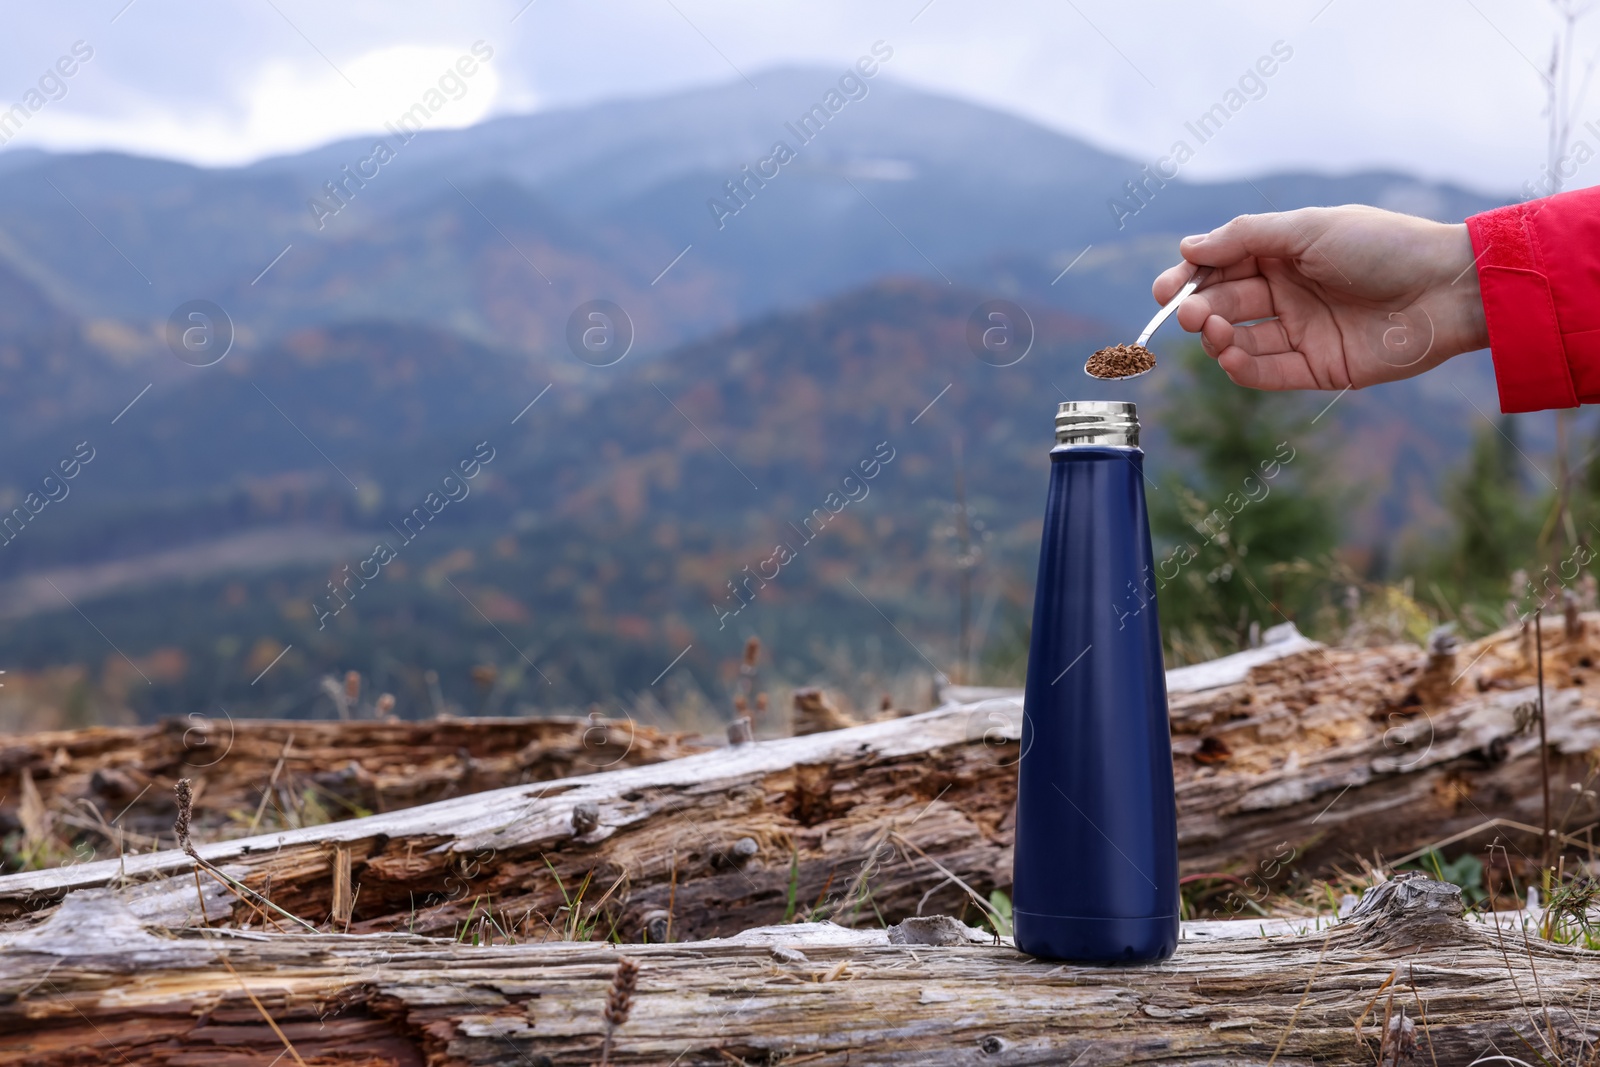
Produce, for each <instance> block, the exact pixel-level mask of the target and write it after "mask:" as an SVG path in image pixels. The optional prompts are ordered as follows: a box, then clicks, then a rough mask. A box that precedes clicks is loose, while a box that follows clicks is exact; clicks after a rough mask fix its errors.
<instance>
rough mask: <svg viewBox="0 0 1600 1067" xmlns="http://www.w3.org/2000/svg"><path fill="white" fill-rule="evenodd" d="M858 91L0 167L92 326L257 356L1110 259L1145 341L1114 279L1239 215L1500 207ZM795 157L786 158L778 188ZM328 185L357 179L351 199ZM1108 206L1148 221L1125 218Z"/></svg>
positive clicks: (47, 263) (7, 244) (634, 106)
mask: <svg viewBox="0 0 1600 1067" xmlns="http://www.w3.org/2000/svg"><path fill="white" fill-rule="evenodd" d="M840 76H841V72H840V71H832V70H827V69H809V68H808V69H786V70H777V71H770V72H767V73H765V74H763V75H762V76H761V86H762V88H761V91H760V92H759V93H758V92H755V91H753V90H751V89H750V88H749V87H748V86H747V85H745V84H744V83H743V82H737V83H734V84H731V85H727V86H720V87H714V88H709V89H696V90H691V91H686V92H681V93H677V94H673V95H669V96H665V97H660V98H651V99H647V100H624V101H615V102H610V103H602V104H597V105H593V106H589V107H584V108H578V109H572V110H566V111H556V112H548V113H537V114H532V115H519V116H510V117H505V118H500V119H495V120H493V121H490V122H486V123H483V124H481V125H478V126H474V127H471V128H469V129H464V130H445V131H424V132H422V133H420V134H416V135H414V136H413V137H412V138H411V140H409V141H406V142H403V143H402V142H401V141H400V140H399V139H398V138H396V137H395V136H394V135H393V134H387V133H386V134H385V135H384V137H386V138H387V142H393V153H394V155H393V158H392V159H390V160H389V161H388V162H387V163H385V164H384V165H382V166H381V167H377V166H376V164H368V165H367V166H366V167H364V168H363V167H362V166H361V164H362V162H363V160H369V159H370V158H371V157H372V155H373V144H374V142H375V140H376V138H373V137H366V138H357V139H352V140H348V141H343V142H339V143H336V144H333V145H329V146H327V147H325V148H320V149H317V150H315V151H312V152H308V153H303V154H300V155H296V156H290V157H283V158H276V159H270V160H265V161H262V162H260V163H256V164H254V165H251V166H247V167H238V168H228V169H214V170H208V169H201V168H196V167H191V166H187V165H184V164H179V163H174V162H170V161H161V160H149V159H139V158H133V157H128V156H123V155H117V154H113V153H90V154H84V155H70V156H56V155H47V154H42V153H28V154H25V155H12V154H9V153H0V159H6V158H9V159H11V161H12V162H11V164H10V165H8V166H4V167H0V235H3V240H0V262H4V261H11V262H12V263H13V264H14V265H20V266H22V267H25V268H26V271H25V272H26V273H27V274H28V276H29V277H31V278H33V279H34V280H35V283H36V284H39V285H40V286H41V287H42V288H43V289H44V290H45V291H46V292H47V293H48V294H49V295H50V297H51V298H52V299H53V300H55V301H56V302H58V303H59V304H61V305H62V306H63V307H65V308H67V309H69V310H71V311H73V312H74V313H75V314H77V315H79V316H81V317H84V318H89V319H98V318H111V319H118V320H126V321H129V322H134V323H138V324H140V328H141V329H142V330H143V331H144V332H145V333H146V334H148V335H149V336H150V337H152V338H154V337H155V336H157V334H158V327H159V325H160V323H162V322H164V321H165V319H166V318H167V316H168V315H169V314H170V313H171V311H172V310H173V308H174V307H176V306H177V305H178V304H180V303H182V302H183V301H186V300H191V299H197V298H204V299H209V300H212V301H214V302H216V303H218V304H220V305H221V306H222V307H223V308H224V309H225V310H226V311H227V312H228V314H229V315H230V316H232V318H233V319H234V320H235V322H236V324H237V325H238V326H239V327H240V340H239V343H240V345H241V346H242V347H245V348H248V347H251V346H254V345H258V344H264V343H268V342H269V341H270V340H271V339H272V338H273V337H276V336H281V335H283V334H284V333H286V332H288V331H290V330H293V329H299V328H303V327H306V326H314V325H324V324H328V323H333V322H341V321H349V320H351V319H357V318H361V319H372V318H400V319H405V320H410V321H422V322H427V323H429V324H431V325H434V326H438V327H442V328H445V329H449V330H451V331H453V332H458V333H464V334H467V335H469V336H472V337H475V338H477V339H479V340H481V341H484V342H486V343H493V344H495V345H497V346H499V347H504V348H510V349H513V350H517V351H522V352H527V353H530V354H531V353H554V352H559V351H560V350H561V349H562V348H563V347H564V346H563V344H562V341H561V338H562V337H563V333H564V325H565V323H566V320H567V317H568V316H569V315H570V314H571V313H572V311H573V310H574V309H575V308H576V307H578V305H580V304H582V303H583V302H585V301H588V300H591V299H596V298H606V299H611V300H613V301H615V302H617V303H619V304H621V305H622V306H623V307H624V308H625V309H626V310H627V312H628V314H629V315H630V316H631V317H632V318H633V319H634V320H635V323H636V326H637V335H638V338H639V346H640V350H641V351H642V352H660V351H663V350H665V349H667V348H669V347H671V346H672V345H674V344H677V343H680V342H682V341H684V340H687V339H690V338H693V337H696V336H703V335H705V334H706V333H708V332H710V331H712V330H714V329H721V328H727V327H730V326H733V325H736V324H737V323H739V322H742V321H745V320H747V319H749V318H750V317H752V316H755V315H759V314H762V313H765V312H767V311H771V310H775V309H778V308H782V307H794V306H798V305H801V304H804V303H806V302H808V301H811V300H815V299H819V298H824V297H827V296H830V295H835V294H838V293H842V292H845V291H847V290H849V289H853V288H856V287H858V286H860V285H863V284H868V283H870V282H871V281H872V280H874V279H876V278H879V277H882V276H885V275H887V274H897V275H902V274H903V275H917V276H922V277H927V278H930V279H936V280H938V281H940V282H951V281H953V282H961V283H964V284H967V285H970V286H972V287H974V288H979V289H983V288H989V287H991V285H992V284H993V282H994V281H995V270H994V267H993V263H994V261H996V260H997V259H1002V258H1010V259H1012V260H1014V261H1017V260H1027V261H1030V262H1031V263H1033V264H1034V266H1033V267H1032V268H1031V269H1033V270H1034V271H1036V273H1037V275H1038V277H1039V279H1040V280H1041V283H1042V282H1044V281H1048V280H1049V279H1050V278H1054V277H1055V276H1056V275H1057V273H1058V272H1059V271H1060V270H1061V268H1063V267H1065V266H1066V265H1067V264H1068V263H1070V262H1072V260H1073V259H1074V258H1075V257H1077V256H1078V255H1079V253H1080V252H1082V251H1083V250H1084V249H1085V248H1086V247H1088V246H1090V245H1092V246H1094V250H1093V251H1092V252H1091V254H1090V255H1089V256H1087V257H1085V259H1084V261H1083V262H1082V263H1081V264H1079V266H1078V267H1077V268H1075V269H1074V271H1073V272H1072V273H1071V274H1069V275H1068V276H1067V277H1065V278H1064V279H1062V281H1061V282H1060V283H1058V284H1057V285H1055V286H1053V287H1046V288H1047V293H1046V296H1047V298H1048V299H1049V300H1050V302H1052V303H1053V304H1054V305H1056V306H1059V307H1061V308H1062V309H1063V310H1067V311H1069V312H1078V313H1086V312H1088V311H1090V310H1091V309H1092V310H1093V311H1094V312H1095V313H1096V314H1097V316H1098V317H1100V318H1102V319H1105V320H1107V321H1108V322H1111V323H1114V324H1115V325H1116V326H1117V327H1119V328H1126V327H1127V326H1128V325H1129V324H1130V323H1132V322H1133V320H1134V319H1135V318H1137V317H1138V316H1139V315H1141V314H1143V313H1144V312H1145V310H1146V304H1147V302H1148V301H1147V295H1146V294H1147V283H1141V284H1139V285H1135V286H1131V287H1130V286H1127V285H1124V284H1121V282H1120V281H1119V282H1118V284H1116V285H1114V286H1107V285H1103V284H1100V283H1099V282H1098V281H1097V279H1096V277H1095V276H1096V274H1097V273H1099V272H1100V271H1101V270H1103V269H1110V266H1109V265H1112V264H1118V263H1126V264H1128V265H1129V266H1130V267H1131V271H1130V273H1131V274H1132V275H1134V276H1138V277H1141V278H1143V277H1147V276H1148V274H1149V273H1150V272H1151V270H1152V269H1153V268H1155V267H1156V266H1157V265H1161V264H1164V263H1165V262H1167V261H1168V260H1170V259H1171V258H1172V256H1173V251H1172V249H1173V241H1172V239H1173V238H1174V237H1175V236H1178V235H1181V234H1184V233H1188V232H1193V231H1196V230H1203V229H1207V228H1209V227H1210V226H1212V225H1214V224H1215V223H1216V222H1217V221H1218V220H1221V219H1224V218H1228V217H1231V216H1232V215H1235V214H1239V213H1242V212H1246V211H1261V210H1271V209H1272V208H1273V207H1280V208H1290V207H1296V206H1301V205H1305V204H1318V203H1343V202H1365V203H1377V204H1380V205H1386V206H1399V207H1403V208H1405V209H1408V210H1417V211H1420V212H1421V213H1424V214H1429V215H1432V216H1434V217H1438V218H1447V219H1458V218H1461V217H1464V216H1465V215H1466V214H1469V213H1471V212H1473V211H1477V210H1481V209H1483V208H1485V207H1488V206H1491V205H1492V204H1494V203H1496V202H1497V201H1496V199H1495V198H1493V197H1489V196H1485V195H1483V194H1479V193H1475V192H1473V191H1470V190H1465V189H1461V188H1458V187H1454V186H1450V185H1441V184H1437V183H1427V182H1421V181H1417V180H1415V179H1413V178H1409V177H1407V176H1405V175H1401V174H1390V173H1364V174H1356V175H1349V176H1337V177H1336V176H1322V175H1312V174H1282V175H1267V176H1262V177H1258V178H1256V179H1254V180H1251V181H1229V182H1212V183H1198V182H1187V181H1183V180H1173V181H1170V182H1167V183H1166V184H1165V185H1162V186H1159V187H1157V186H1156V185H1154V184H1148V185H1147V186H1146V192H1145V193H1144V194H1143V196H1144V199H1145V200H1146V201H1147V203H1146V204H1145V205H1144V206H1138V205H1139V203H1140V202H1139V201H1136V200H1133V199H1131V198H1130V194H1129V193H1128V191H1127V183H1128V182H1130V181H1132V180H1142V178H1141V166H1142V164H1141V163H1140V162H1138V161H1135V160H1131V159H1126V158H1121V157H1118V156H1116V155H1113V154H1110V153H1107V152H1104V151H1101V150H1099V149H1096V148H1094V147H1092V146H1090V145H1088V144H1085V143H1084V142H1082V141H1079V140H1077V139H1074V138H1072V137H1069V136H1066V135H1064V134H1061V133H1057V132H1054V131H1051V130H1047V129H1044V128H1042V127H1040V126H1037V125H1034V124H1032V123H1030V122H1027V121H1025V120H1023V119H1020V118H1017V117H1014V116H1010V115H1006V114H1002V113H999V112H996V111H993V110H991V109H987V108H983V107H980V106H977V105H974V104H970V103H966V102H962V101H958V100H953V99H950V98H946V97H941V96H937V95H934V94H930V93H927V92H924V91H922V90H918V89H914V88H911V87H908V86H905V85H902V84H899V83H897V82H895V81H894V80H893V78H894V66H893V61H892V59H891V60H889V61H887V62H885V63H883V65H882V68H881V71H880V73H879V74H878V75H877V76H876V77H875V78H873V79H870V80H867V81H865V82H862V83H861V84H862V85H863V86H864V88H865V90H866V95H865V96H863V97H861V98H859V99H855V100H850V101H848V102H846V103H845V104H844V106H843V107H842V109H841V110H839V111H838V113H837V114H833V115H831V117H829V118H828V120H827V122H826V124H825V125H821V126H820V128H817V127H818V122H819V120H818V119H816V118H815V117H814V115H815V113H813V112H810V111H808V109H810V108H812V107H813V106H815V105H818V104H819V102H820V101H823V100H824V99H826V94H827V93H828V92H829V91H830V90H833V89H836V87H837V83H838V80H839V78H840ZM807 114H812V115H813V118H812V119H811V120H810V121H811V125H809V126H806V127H805V128H804V129H802V128H801V126H800V125H799V121H800V119H801V117H802V116H804V115H807ZM823 114H827V112H826V111H825V110H824V112H823ZM802 138H804V139H802ZM777 141H782V142H784V144H786V145H787V146H788V147H789V148H790V150H791V151H792V158H791V159H789V160H788V161H787V162H785V163H782V164H781V165H780V164H778V163H776V162H774V163H771V164H769V165H767V166H766V168H765V169H764V172H765V173H767V174H769V175H771V176H770V177H769V178H765V179H763V178H761V177H760V174H761V173H762V172H763V167H762V165H761V161H762V160H763V159H771V158H773V155H774V153H773V147H774V143H775V142H777ZM387 142H386V143H387ZM352 168H354V169H352ZM752 168H753V170H752ZM361 173H367V174H369V175H370V177H368V178H362V177H361V176H360V174H361ZM751 173H754V174H756V177H754V178H750V177H747V175H748V174H751ZM352 175H354V177H352ZM735 181H737V182H740V183H742V184H741V189H742V196H743V200H744V203H743V205H742V206H740V201H739V200H736V199H735V198H734V197H733V196H731V195H730V193H729V192H728V184H729V183H731V182H735ZM329 183H341V186H340V189H341V191H340V194H339V199H337V200H336V199H334V197H332V196H330V195H329V192H328V185H329ZM714 199H715V200H717V201H719V202H720V203H721V204H722V205H724V208H725V209H726V211H723V210H721V209H719V210H715V211H714V210H712V209H711V208H710V207H709V206H708V205H709V204H710V202H711V201H712V200H714ZM1114 199H1120V200H1122V201H1123V202H1124V203H1125V204H1131V205H1134V206H1138V210H1137V213H1136V214H1134V215H1132V216H1131V217H1124V218H1123V219H1122V220H1121V222H1120V223H1119V222H1118V219H1117V217H1116V216H1117V212H1115V211H1114V210H1113V209H1112V207H1111V205H1112V202H1113V200H1114ZM314 201H315V202H316V203H318V204H320V205H321V207H320V209H315V210H314V209H313V207H312V204H313V202H314ZM335 208H337V210H336V211H335V210H334V209H335ZM735 208H736V209H737V210H736V212H735V213H732V214H729V213H727V211H733V210H734V209H735ZM280 256H281V258H279V257H280ZM269 265H270V269H269Z"/></svg>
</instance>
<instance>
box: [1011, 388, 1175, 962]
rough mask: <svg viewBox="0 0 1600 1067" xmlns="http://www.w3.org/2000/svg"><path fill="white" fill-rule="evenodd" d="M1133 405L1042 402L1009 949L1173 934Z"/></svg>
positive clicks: (1077, 946) (1155, 646) (1152, 607)
mask: <svg viewBox="0 0 1600 1067" xmlns="http://www.w3.org/2000/svg"><path fill="white" fill-rule="evenodd" d="M1152 568H1153V560H1152V557H1151V551H1150V522H1149V518H1148V516H1147V514H1146V512H1145V499H1144V452H1142V451H1141V450H1140V448H1139V416H1138V411H1137V409H1136V408H1135V407H1134V405H1133V404H1130V403H1126V402H1121V401H1069V402H1067V403H1064V404H1062V405H1061V406H1060V408H1059V409H1058V411H1057V412H1056V446H1055V448H1054V449H1052V450H1051V452H1050V494H1049V497H1048V499H1047V501H1046V504H1045V515H1044V543H1043V545H1042V546H1041V548H1040V551H1039V583H1038V588H1037V590H1036V592H1035V594H1034V602H1033V636H1032V643H1031V645H1030V647H1029V650H1028V680H1027V690H1026V693H1025V695H1024V698H1023V723H1022V757H1021V759H1020V760H1019V764H1020V766H1019V769H1018V773H1019V780H1018V784H1017V822H1016V858H1015V872H1014V888H1013V891H1012V892H1013V897H1012V914H1013V922H1014V932H1015V935H1016V943H1017V947H1018V948H1020V949H1021V950H1022V951H1024V952H1027V953H1029V954H1030V955H1034V956H1043V957H1046V958H1050V959H1061V960H1081V961H1085V962H1106V963H1110V962H1124V961H1129V962H1131V961H1138V960H1158V959H1163V958H1165V957H1167V956H1170V955H1171V954H1172V952H1173V950H1174V949H1176V948H1177V944H1178V826H1177V822H1178V818H1177V802H1176V799H1175V796H1174V793H1173V782H1172V743H1171V738H1170V735H1169V732H1168V727H1167V683H1166V675H1165V673H1164V671H1163V669H1162V664H1161V629H1160V626H1159V624H1158V623H1157V620H1156V600H1155V581H1154V571H1153V569H1152Z"/></svg>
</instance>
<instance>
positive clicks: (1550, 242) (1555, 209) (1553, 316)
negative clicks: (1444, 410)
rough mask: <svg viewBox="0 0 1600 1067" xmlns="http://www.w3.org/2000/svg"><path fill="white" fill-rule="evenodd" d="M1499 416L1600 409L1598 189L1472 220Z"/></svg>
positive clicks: (1498, 210) (1504, 209) (1469, 226)
mask: <svg viewBox="0 0 1600 1067" xmlns="http://www.w3.org/2000/svg"><path fill="white" fill-rule="evenodd" d="M1467 232H1468V233H1469V234H1470V235H1471V237H1472V253H1473V255H1474V256H1475V257H1476V260H1475V262H1476V263H1477V266H1478V284H1479V287H1480V288H1481V289H1482V291H1483V313H1484V317H1485V319H1486V320H1487V322H1488V327H1489V351H1490V353H1491V354H1492V355H1493V357H1494V376H1495V381H1496V382H1497V383H1498V385H1499V387H1500V410H1501V411H1505V412H1513V411H1542V410H1545V409H1547V408H1570V407H1577V406H1578V405H1579V404H1594V403H1600V187H1597V188H1592V189H1580V190H1578V191H1576V192H1571V193H1561V194H1559V195H1556V196H1548V197H1545V198H1543V199H1540V200H1530V201H1528V202H1527V203H1524V204H1512V205H1510V206H1508V207H1502V208H1496V209H1494V210H1493V211H1486V212H1484V213H1483V214H1481V215H1474V216H1472V217H1471V218H1469V219H1468V220H1467Z"/></svg>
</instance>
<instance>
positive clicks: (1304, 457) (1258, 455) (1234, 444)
mask: <svg viewBox="0 0 1600 1067" xmlns="http://www.w3.org/2000/svg"><path fill="white" fill-rule="evenodd" d="M1178 363H1179V366H1178V370H1179V375H1178V379H1177V381H1176V383H1175V386H1174V388H1173V389H1172V390H1171V392H1170V393H1169V395H1168V396H1167V397H1166V403H1165V404H1164V405H1163V408H1162V412H1161V415H1160V418H1159V425H1160V426H1161V427H1162V429H1163V430H1164V431H1165V433H1166V434H1167V436H1168V438H1169V439H1170V441H1171V442H1172V445H1173V446H1175V448H1176V450H1178V451H1180V452H1181V453H1183V454H1185V457H1186V458H1187V459H1188V461H1189V462H1187V463H1186V464H1185V465H1184V466H1183V467H1182V470H1181V473H1179V474H1178V475H1176V476H1175V477H1172V478H1169V479H1168V480H1167V481H1166V483H1165V484H1163V485H1162V486H1161V488H1160V491H1159V492H1152V493H1150V494H1149V495H1150V497H1151V522H1152V526H1153V528H1154V532H1155V534H1156V537H1157V550H1156V560H1157V566H1156V571H1157V573H1156V576H1155V580H1156V584H1157V589H1158V592H1159V596H1160V604H1161V616H1162V623H1163V626H1164V629H1165V630H1166V634H1167V641H1168V645H1169V648H1170V650H1171V651H1172V652H1173V653H1174V654H1175V658H1177V659H1179V660H1186V659H1195V658H1200V657H1202V656H1208V655H1214V654H1218V653H1225V652H1230V651H1233V650H1235V649H1236V648H1238V647H1241V646H1242V645H1243V644H1244V643H1245V642H1246V640H1247V639H1248V635H1249V633H1250V630H1251V624H1252V623H1254V624H1256V625H1257V626H1259V627H1260V628H1262V629H1265V628H1266V627H1269V626H1273V625H1276V624H1277V623H1280V622H1283V621H1284V620H1285V619H1286V618H1287V619H1301V620H1302V621H1303V617H1304V616H1305V615H1307V614H1309V611H1310V610H1311V609H1312V608H1313V607H1314V606H1315V604H1316V600H1315V596H1316V589H1317V586H1318V584H1319V580H1320V579H1319V576H1320V575H1322V574H1323V573H1325V571H1326V559H1327V556H1328V553H1329V552H1331V550H1332V549H1333V548H1334V547H1335V546H1336V545H1337V544H1338V538H1339V524H1338V521H1337V517H1338V510H1339V506H1338V505H1339V501H1338V499H1337V494H1336V493H1335V491H1333V490H1332V489H1330V488H1329V487H1328V485H1327V481H1326V479H1325V478H1322V477H1319V474H1320V473H1321V464H1320V463H1319V462H1318V461H1317V458H1316V457H1317V454H1318V452H1319V451H1320V450H1319V449H1318V447H1317V445H1316V442H1315V438H1314V432H1315V431H1316V429H1317V427H1315V426H1314V425H1313V424H1312V418H1313V416H1314V413H1315V412H1314V410H1313V409H1311V408H1310V406H1309V405H1308V404H1307V403H1306V402H1305V401H1304V400H1302V399H1297V398H1294V397H1292V396H1289V395H1287V394H1281V393H1264V392H1260V391H1257V390H1253V389H1241V388H1240V387H1238V386H1236V385H1234V384H1233V383H1232V382H1231V381H1229V380H1228V378H1227V376H1226V375H1225V374H1224V373H1223V372H1222V371H1221V370H1220V369H1219V368H1218V367H1217V366H1216V365H1215V363H1214V362H1213V361H1212V360H1211V359H1210V357H1208V356H1206V355H1205V353H1204V352H1202V351H1200V350H1199V349H1198V348H1195V349H1192V350H1190V351H1189V352H1187V353H1185V354H1184V355H1183V356H1182V357H1181V358H1180V360H1179V361H1178ZM1319 406H1320V405H1319ZM1152 466H1155V465H1154V464H1152ZM1166 466H1168V469H1170V465H1166Z"/></svg>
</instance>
